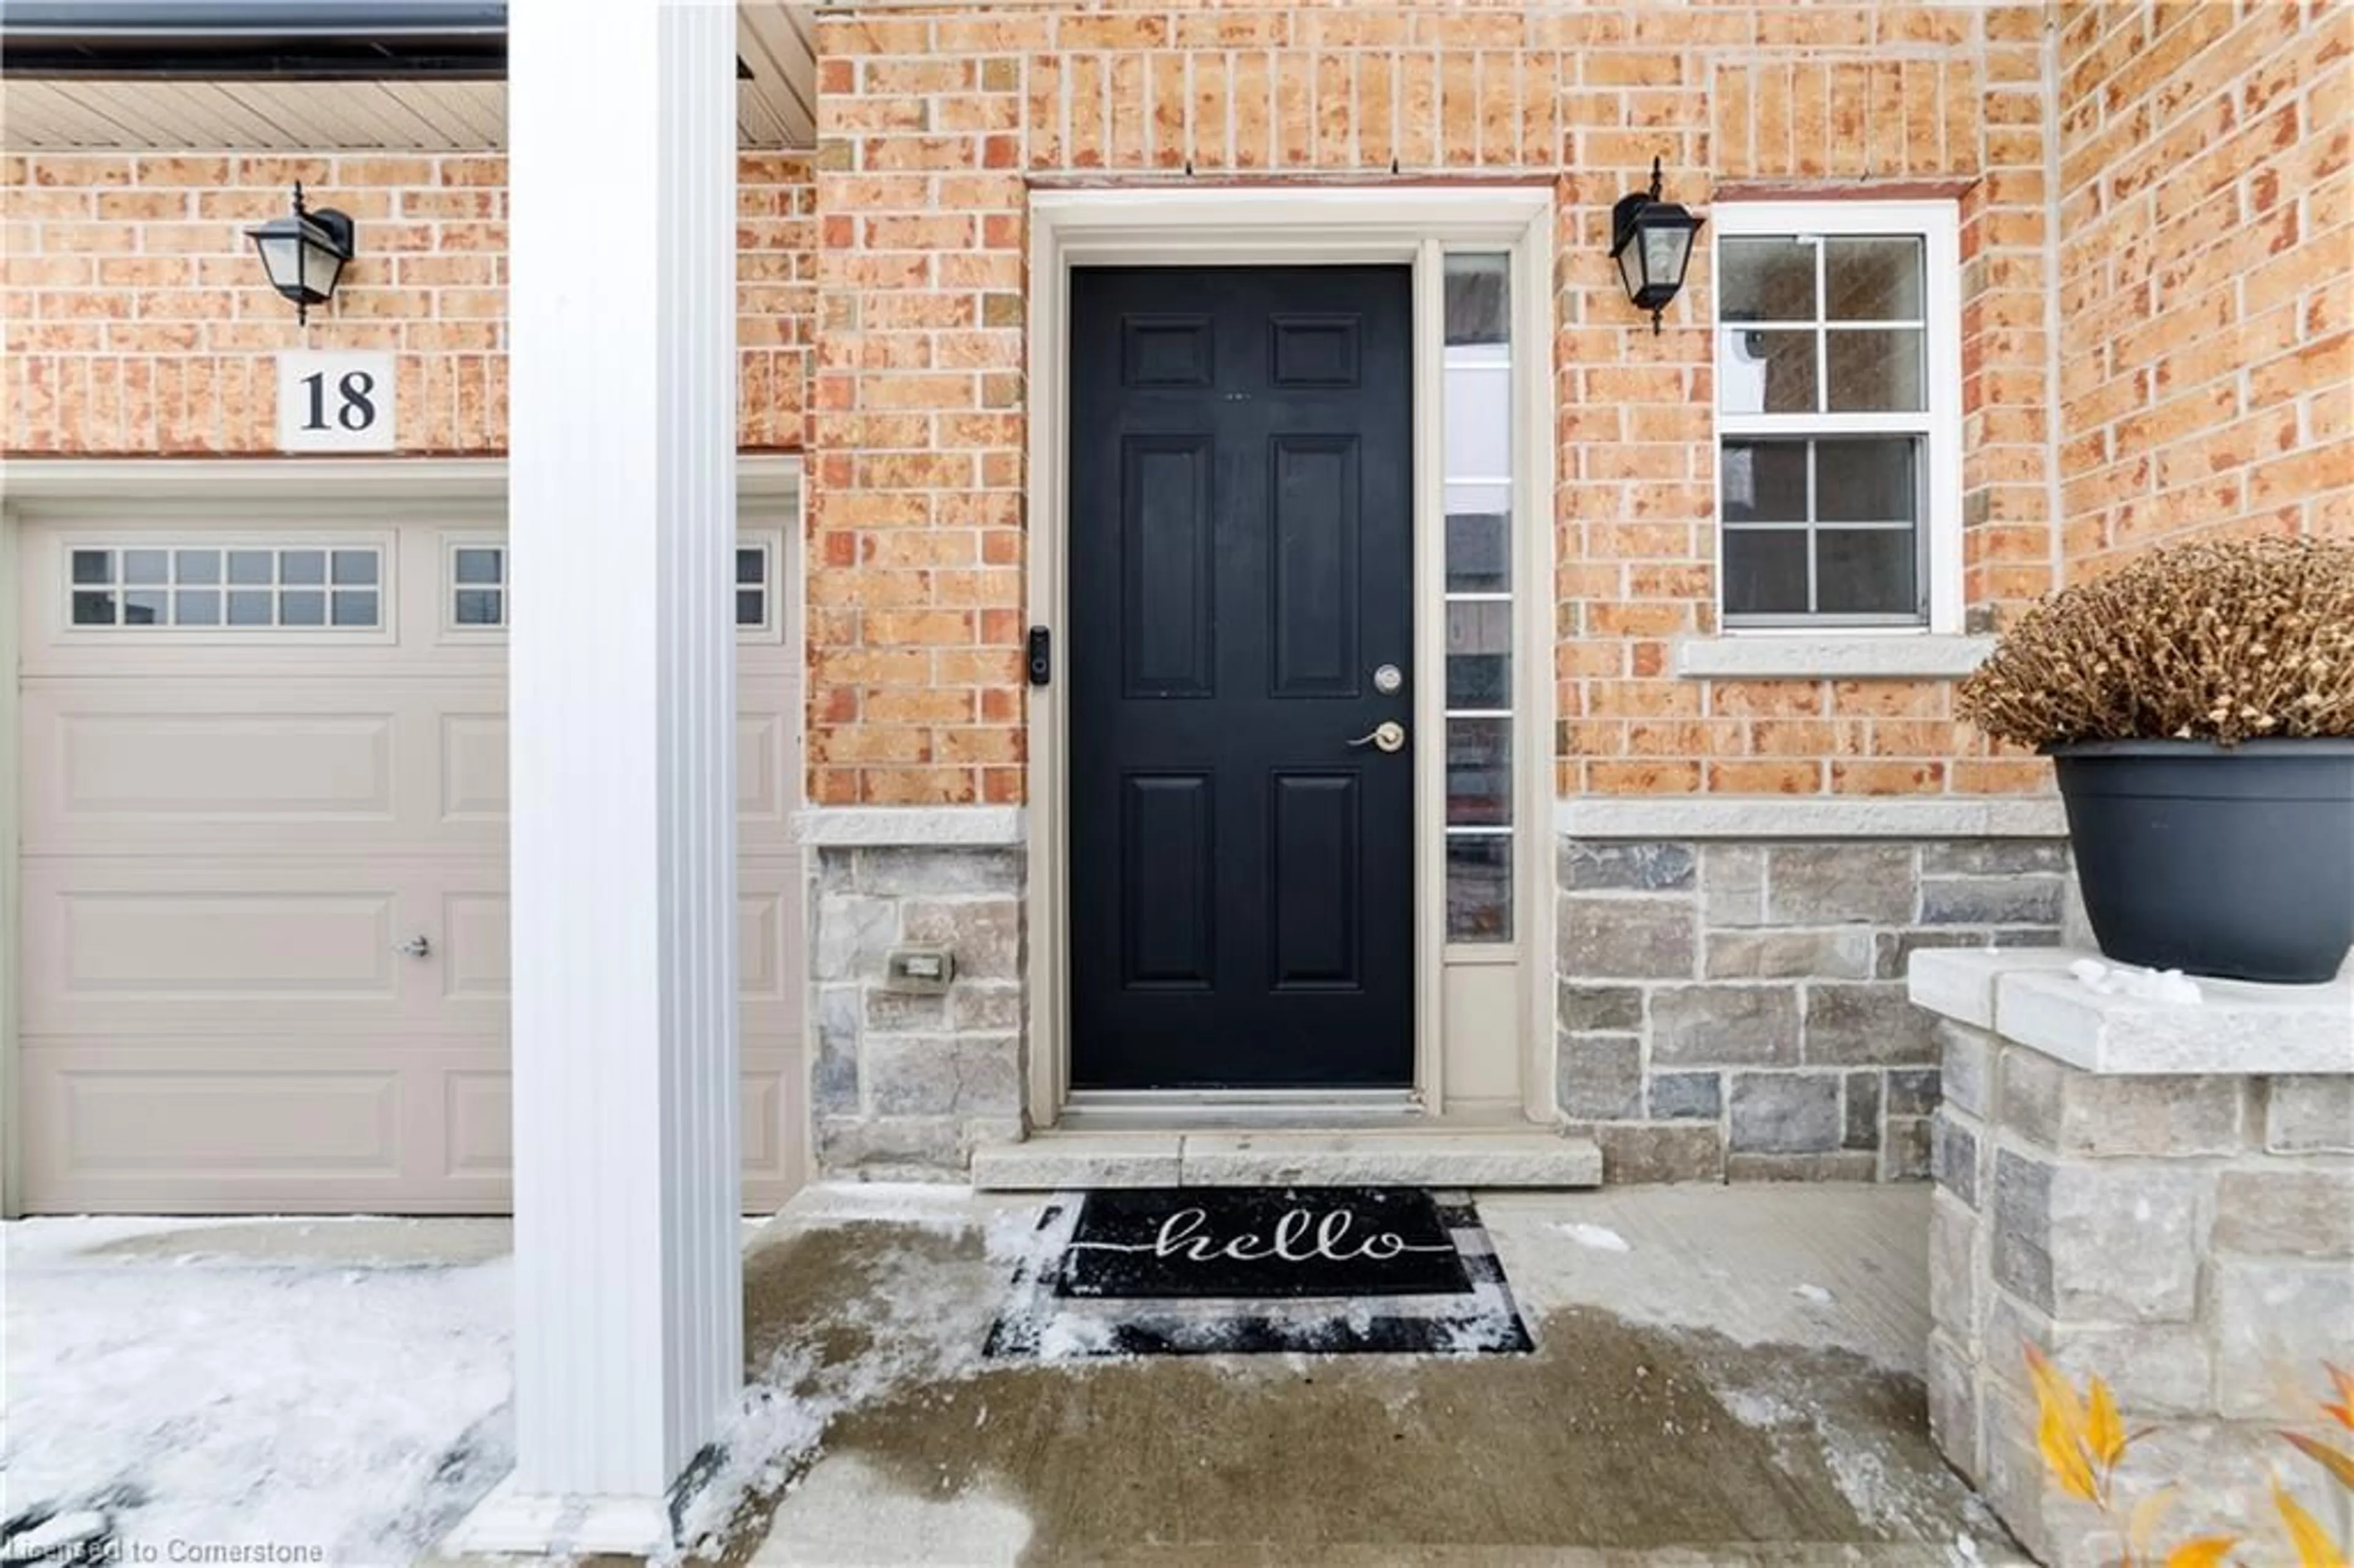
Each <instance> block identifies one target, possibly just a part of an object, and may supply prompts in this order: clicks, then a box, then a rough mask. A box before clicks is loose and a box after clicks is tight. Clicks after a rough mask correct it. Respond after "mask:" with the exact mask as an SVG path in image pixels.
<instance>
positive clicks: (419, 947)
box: [392, 937, 433, 959]
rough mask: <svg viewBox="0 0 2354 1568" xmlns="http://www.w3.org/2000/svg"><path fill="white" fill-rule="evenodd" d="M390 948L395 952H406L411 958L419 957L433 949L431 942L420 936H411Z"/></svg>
mask: <svg viewBox="0 0 2354 1568" xmlns="http://www.w3.org/2000/svg"><path fill="white" fill-rule="evenodd" d="M392 950H393V951H394V952H396V953H402V954H406V955H407V956H408V957H409V958H412V959H421V958H423V957H425V956H426V955H427V954H428V953H430V952H431V951H432V950H433V944H432V943H430V942H429V941H427V940H426V939H425V938H422V937H411V938H408V940H407V941H406V942H403V943H401V944H400V945H399V946H398V947H396V948H393V949H392Z"/></svg>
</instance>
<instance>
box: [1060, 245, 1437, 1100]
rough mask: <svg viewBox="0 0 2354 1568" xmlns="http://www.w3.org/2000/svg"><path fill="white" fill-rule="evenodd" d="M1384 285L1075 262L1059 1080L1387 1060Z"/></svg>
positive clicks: (1402, 1045) (1387, 350) (1404, 674)
mask: <svg viewBox="0 0 2354 1568" xmlns="http://www.w3.org/2000/svg"><path fill="white" fill-rule="evenodd" d="M1409 277H1410V274H1409V273H1408V271H1407V270H1406V269H1405V268H1404V267H1269V268H1247V267H1182V268H1181V267H1171V268H1124V269H1102V270H1079V271H1077V272H1076V273H1074V275H1073V277H1072V282H1071V344H1072V346H1071V396H1070V440H1071V475H1070V478H1071V485H1070V627H1069V637H1068V640H1067V641H1068V651H1067V658H1066V669H1067V671H1068V678H1069V681H1070V763H1069V779H1070V879H1071V886H1070V957H1071V969H1070V974H1071V1081H1072V1085H1073V1086H1074V1087H1076V1088H1081V1089H1089V1088H1097V1089H1106V1088H1121V1089H1142V1088H1155V1089H1166V1088H1284V1087H1296V1088H1316V1087H1360V1088H1363V1087H1379V1086H1401V1087H1402V1086H1405V1085H1407V1084H1409V1083H1410V1082H1412V1080H1413V1076H1414V911H1413V888H1414V764H1413V747H1412V745H1411V744H1407V745H1405V746H1403V747H1400V748H1399V749H1396V750H1394V751H1385V750H1384V749H1382V748H1381V747H1380V745H1379V744H1378V743H1374V742H1371V741H1363V737H1366V736H1371V735H1372V734H1373V731H1374V730H1375V728H1376V727H1377V726H1381V725H1383V724H1384V723H1391V724H1394V725H1396V726H1400V728H1401V729H1405V728H1406V727H1407V726H1410V724H1411V720H1412V716H1413V710H1414V689H1413V684H1412V671H1413V667H1414V570H1413V537H1412V535H1413V530H1412V518H1413V500H1412V497H1413V471H1412V451H1413V435H1414V431H1413V423H1414V421H1413V410H1412V370H1413V367H1412V336H1411V333H1410V330H1409V323H1410V319H1411V310H1412V294H1411V289H1410V284H1409ZM1384 666H1388V667H1391V668H1393V669H1394V671H1395V673H1396V674H1395V678H1394V679H1390V678H1385V677H1377V672H1382V671H1383V670H1384ZM1384 686H1392V687H1394V689H1392V690H1386V691H1385V690H1383V689H1382V688H1383V687H1384ZM1393 738H1394V737H1393ZM1408 738H1409V740H1410V735H1409V736H1408ZM1361 741H1363V743H1362V744H1353V745H1352V742H1361Z"/></svg>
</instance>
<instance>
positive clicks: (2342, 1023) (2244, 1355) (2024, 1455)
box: [1910, 950, 2354, 1568]
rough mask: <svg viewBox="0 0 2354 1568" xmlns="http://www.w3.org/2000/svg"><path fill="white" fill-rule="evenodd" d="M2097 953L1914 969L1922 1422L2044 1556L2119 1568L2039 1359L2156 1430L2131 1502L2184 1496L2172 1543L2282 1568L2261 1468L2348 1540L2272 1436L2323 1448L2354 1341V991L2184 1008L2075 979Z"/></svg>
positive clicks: (2131, 1464)
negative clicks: (2049, 1463) (1925, 1311)
mask: <svg viewBox="0 0 2354 1568" xmlns="http://www.w3.org/2000/svg"><path fill="white" fill-rule="evenodd" d="M2088 956H2090V955H2087V954H2085V953H2083V952H2081V951H2067V950H2062V951H2058V952H1987V953H1978V952H1953V951H1924V952H1918V953H1915V954H1914V955H1913V959H1912V973H1911V980H1910V984H1911V994H1912V997H1913V1000H1914V1001H1915V1002H1916V1003H1918V1004H1920V1005H1921V1006H1922V1007H1923V1008H1924V1009H1925V1010H1926V1011H1927V1012H1930V1013H1932V1014H1935V1015H1937V1016H1938V1018H1939V1020H1940V1022H1938V1024H1937V1031H1938V1034H1939V1038H1940V1043H1941V1044H1942V1047H1943V1058H1944V1060H1943V1086H1944V1101H1943V1104H1942V1105H1941V1106H1940V1107H1939V1109H1938V1112H1937V1116H1936V1119H1935V1128H1934V1133H1933V1155H1932V1163H1933V1166H1934V1168H1935V1178H1936V1191H1935V1193H1934V1195H1933V1198H1932V1203H1933V1209H1932V1219H1931V1226H1932V1229H1931V1236H1930V1249H1929V1259H1930V1262H1929V1266H1930V1299H1931V1310H1932V1314H1933V1319H1934V1328H1933V1330H1932V1331H1931V1335H1930V1341H1929V1413H1930V1427H1931V1430H1932V1432H1933V1433H1934V1434H1935V1437H1936V1440H1937V1444H1938V1446H1939V1447H1941V1448H1942V1449H1943V1450H1944V1451H1945V1454H1946V1457H1947V1459H1949V1460H1950V1461H1951V1462H1952V1463H1953V1464H1954V1465H1955V1466H1956V1467H1957V1468H1958V1469H1960V1470H1961V1472H1962V1473H1963V1474H1964V1475H1965V1476H1967V1478H1969V1479H1970V1480H1971V1481H1972V1483H1973V1484H1975V1485H1976V1486H1977V1487H1978V1489H1980V1490H1981V1491H1982V1492H1984V1493H1985V1494H1986V1496H1987V1498H1988V1500H1989V1501H1990V1502H1991V1503H1992V1504H1993V1505H1994V1508H1995V1510H1996V1512H1998V1513H1999V1514H2000V1515H2001V1517H2002V1520H2003V1522H2004V1523H2005V1524H2006V1525H2008V1526H2009V1528H2010V1529H2011V1531H2013V1532H2014V1533H2016V1534H2017V1535H2018V1537H2019V1539H2020V1541H2021V1542H2023V1543H2024V1544H2025V1545H2026V1546H2027V1547H2028V1549H2029V1550H2030V1551H2031V1552H2034V1553H2035V1554H2036V1556H2037V1558H2038V1559H2039V1560H2041V1561H2042V1562H2044V1563H2050V1564H2052V1565H2053V1568H2079V1565H2083V1568H2091V1565H2093V1564H2096V1563H2112V1562H2115V1561H2116V1560H2117V1558H2118V1555H2119V1552H2120V1546H2121V1542H2119V1540H2118V1539H2117V1538H2116V1537H2115V1535H2114V1534H2113V1533H2111V1532H2110V1531H2109V1530H2108V1528H2107V1527H2106V1526H2105V1523H2104V1521H2103V1520H2101V1518H2100V1517H2099V1515H2098V1514H2097V1513H2096V1512H2095V1510H2094V1509H2093V1508H2091V1507H2090V1506H2089V1505H2087V1504H2085V1503H2083V1502H2081V1501H2078V1500H2076V1499H2073V1498H2071V1497H2069V1496H2068V1495H2067V1494H2065V1493H2064V1492H2062V1490H2061V1489H2059V1488H2058V1487H2057V1486H2056V1485H2055V1484H2054V1483H2053V1482H2052V1479H2051V1478H2050V1477H2049V1475H2048V1474H2047V1473H2046V1472H2045V1470H2044V1468H2043V1467H2042V1465H2041V1461H2040V1459H2039V1457H2038V1455H2037V1450H2036V1436H2035V1434H2036V1407H2035V1396H2034V1393H2033V1387H2032V1384H2031V1382H2030V1381H2029V1378H2028V1374H2027V1371H2026V1363H2025V1360H2024V1355H2023V1350H2022V1347H2023V1346H2026V1345H2030V1344H2032V1345H2034V1346H2036V1347H2037V1348H2038V1349H2040V1350H2041V1351H2043V1352H2044V1353H2045V1354H2047V1355H2049V1356H2050V1357H2051V1358H2052V1361H2054V1362H2055V1363H2056V1364H2057V1365H2058V1366H2059V1367H2060V1368H2061V1369H2062V1371H2063V1372H2067V1373H2068V1374H2069V1375H2070V1376H2071V1377H2072V1378H2073V1380H2074V1381H2076V1382H2077V1383H2078V1384H2079V1385H2080V1386H2081V1385H2082V1383H2083V1382H2084V1379H2085V1378H2086V1377H2087V1376H2088V1375H2090V1374H2093V1373H2098V1374H2099V1375H2100V1376H2101V1377H2102V1378H2104V1379H2105V1380H2106V1381H2107V1383H2109V1385H2110V1387H2111V1388H2112V1389H2113V1390H2114V1391H2115V1394H2116V1397H2117V1401H2118V1404H2119V1405H2120V1407H2121V1409H2122V1412H2123V1414H2124V1417H2125V1424H2126V1427H2127V1428H2128V1429H2129V1430H2135V1431H2139V1430H2142V1429H2144V1428H2147V1429H2148V1432H2147V1436H2143V1437H2141V1438H2139V1439H2137V1441H2136V1443H2135V1444H2134V1445H2133V1446H2132V1448H2131V1450H2130V1452H2129V1455H2128V1458H2127V1461H2126V1467H2125V1468H2124V1470H2123V1471H2122V1472H2121V1480H2120V1484H2119V1487H2118V1491H2119V1494H2120V1496H2121V1498H2122V1499H2124V1501H2125V1503H2126V1506H2128V1507H2129V1506H2130V1503H2131V1501H2132V1500H2134V1499H2137V1498H2139V1497H2141V1496H2144V1495H2147V1493H2148V1492H2149V1491H2151V1490H2154V1489H2158V1487H2161V1486H2163V1485H2166V1484H2168V1483H2169V1482H2179V1483H2180V1486H2181V1492H2180V1495H2179V1497H2178V1498H2177V1499H2176V1501H2175V1503H2174V1505H2173V1507H2172V1508H2171V1510H2169V1511H2168V1524H2167V1530H2166V1532H2165V1539H2166V1540H2167V1541H2168V1542H2178V1541H2181V1540H2186V1539H2189V1538H2190V1537H2191V1536H2193V1535H2197V1534H2201V1533H2209V1532H2214V1531H2220V1532H2222V1533H2229V1534H2236V1535H2239V1536H2241V1537H2243V1539H2246V1540H2248V1541H2249V1542H2250V1544H2249V1546H2248V1549H2247V1550H2246V1551H2245V1552H2243V1553H2242V1554H2241V1555H2242V1556H2243V1557H2244V1559H2245V1560H2246V1561H2248V1562H2269V1561H2272V1560H2273V1557H2272V1556H2268V1555H2266V1553H2267V1552H2274V1553H2277V1554H2280V1557H2281V1560H2282V1561H2288V1560H2290V1559H2289V1556H2288V1555H2287V1548H2286V1544H2285V1538H2284V1537H2283V1536H2282V1535H2281V1533H2280V1531H2279V1526H2278V1522H2277V1520H2276V1518H2275V1516H2274V1510H2273V1506H2272V1502H2271V1499H2270V1491H2269V1485H2270V1477H2271V1475H2272V1474H2273V1473H2274V1472H2275V1471H2277V1473H2278V1474H2279V1475H2280V1477H2281V1478H2282V1479H2283V1480H2284V1481H2285V1482H2286V1483H2288V1484H2289V1487H2290V1489H2291V1490H2292V1492H2294V1493H2295V1494H2296V1496H2297V1497H2298V1498H2299V1500H2301V1501H2302V1502H2303V1503H2305V1505H2306V1507H2307V1508H2308V1509H2310V1510H2312V1511H2313V1512H2314V1513H2315V1514H2316V1515H2317V1517H2318V1518H2321V1519H2323V1520H2331V1519H2333V1518H2335V1519H2336V1520H2337V1528H2338V1531H2339V1532H2340V1533H2341V1534H2342V1533H2343V1531H2344V1527H2345V1517H2344V1515H2345V1503H2346V1496H2345V1494H2344V1493H2343V1492H2341V1491H2338V1490H2337V1489H2334V1488H2333V1487H2332V1486H2331V1485H2329V1484H2328V1483H2327V1481H2326V1479H2324V1478H2323V1475H2322V1472H2321V1470H2320V1468H2319V1467H2317V1466H2316V1465H2315V1464H2314V1463H2313V1462H2312V1461H2310V1460H2308V1459H2306V1458H2304V1457H2302V1456H2300V1455H2298V1454H2297V1453H2296V1451H2295V1450H2294V1449H2292V1448H2291V1447H2290V1446H2288V1445H2287V1444H2285V1443H2284V1442H2283V1441H2282V1440H2281V1438H2280V1436H2279V1433H2280V1432H2281V1431H2283V1430H2290V1431H2298V1430H2301V1431H2305V1432H2308V1433H2311V1434H2312V1435H2314V1436H2321V1435H2323V1434H2324V1432H2325V1431H2326V1430H2327V1425H2326V1418H2325V1417H2323V1415H2322V1414H2321V1411H2320V1408H2319V1407H2320V1404H2321V1402H2322V1401H2323V1400H2324V1399H2325V1398H2326V1397H2329V1396H2328V1395H2327V1393H2326V1391H2327V1389H2328V1386H2329V1384H2328V1379H2327V1373H2326V1372H2324V1370H2323V1364H2322V1363H2323V1362H2324V1361H2325V1360H2327V1361H2337V1362H2338V1363H2339V1364H2341V1365H2342V1364H2344V1363H2345V1362H2346V1361H2347V1359H2348V1356H2349V1347H2354V989H2349V986H2348V984H2347V983H2346V982H2345V981H2342V980H2341V981H2339V982H2338V984H2336V985H2334V986H2312V987H2293V986H2253V985H2239V984H2233V983H2231V982H2227V981H2217V980H2204V981H2201V982H2200V987H2201V991H2202V992H2203V995H2202V1000H2201V1001H2200V1003H2199V1004H2197V1005H2195V1006H2194V1005H2186V1004H2179V1003H2171V1004H2168V1003H2154V1002H2147V1001H2138V1000H2135V999H2131V998H2126V997H2119V996H2103V995H2100V994H2098V993H2095V992H2094V991H2091V990H2090V989H2089V988H2087V987H2086V986H2084V984H2083V983H2082V982H2081V981H2079V980H2076V979H2075V978H2074V977H2073V976H2072V975H2070V974H2069V973H2068V972H2067V969H2066V965H2067V964H2068V963H2070V962H2073V960H2075V959H2083V958H2085V957H2088ZM2341 1436H2342V1434H2341ZM2235 1560H2236V1559H2235Z"/></svg>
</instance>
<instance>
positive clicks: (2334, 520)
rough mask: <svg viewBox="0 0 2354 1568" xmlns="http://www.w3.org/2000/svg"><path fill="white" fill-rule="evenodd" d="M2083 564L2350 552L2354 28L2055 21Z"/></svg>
mask: <svg viewBox="0 0 2354 1568" xmlns="http://www.w3.org/2000/svg"><path fill="white" fill-rule="evenodd" d="M2059 69H2060V92H2061V106H2062V107H2061V117H2060V191H2059V196H2060V203H2061V207H2060V214H2061V222H2060V234H2061V241H2060V252H2059V271H2060V301H2061V310H2062V320H2063V323H2064V326H2063V331H2062V348H2063V354H2062V370H2061V392H2062V418H2061V438H2062V447H2061V467H2062V485H2063V496H2064V505H2063V511H2064V514H2065V516H2066V519H2067V524H2066V528H2065V530H2064V539H2065V547H2066V553H2067V561H2068V567H2069V570H2070V572H2071V573H2072V575H2081V574H2084V573H2089V572H2097V571H2099V570H2101V569H2103V568H2104V567H2107V566H2110V565H2112V564H2114V563H2115V562H2117V561H2119V560H2122V559H2124V558H2126V556H2128V555H2129V554H2130V553H2132V552H2133V551H2136V550H2137V549H2141V548H2143V547H2146V546H2149V545H2152V544H2156V543H2159V542H2162V541H2165V540H2169V539H2182V538H2190V537H2193V536H2196V535H2204V534H2216V533H2257V532H2266V533H2291V534H2294V533H2310V534H2331V535H2338V536H2340V537H2347V536H2354V347H2349V336H2348V329H2349V321H2350V320H2354V228H2349V211H2354V173H2349V166H2348V165H2349V143H2354V9H2349V7H2348V6H2347V5H2344V4H2343V3H2342V0H2338V3H2330V4H2299V3H2297V0H2255V3H2253V4H2248V3H2243V4H2240V5H2223V4H2210V5H2158V4H2152V3H2149V0H2142V3H2139V4H2131V5H2097V6H2095V5H2080V4H2071V5H2065V6H2063V7H2062V10H2061V25H2060V39H2059Z"/></svg>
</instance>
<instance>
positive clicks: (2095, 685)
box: [1957, 538, 2354, 746]
mask: <svg viewBox="0 0 2354 1568" xmlns="http://www.w3.org/2000/svg"><path fill="white" fill-rule="evenodd" d="M1957 705H1958V706H1959V708H1960V711H1961V714H1962V716H1963V717H1965V718H1967V719H1968V720H1969V721H1970V722H1971V723H1972V724H1975V725H1977V726H1978V728H1980V729H1982V730H1984V731H1986V732H1987V734H1988V735H1990V736H1995V737H1996V738H1998V739H2000V740H2008V741H2012V742H2015V743H2017V744H2019V745H2020V746H2052V745H2061V744H2065V743H2067V742H2070V741H2082V740H2168V739H2173V740H2203V741H2211V742H2214V743H2216V744H2219V745H2222V746H2234V745H2237V744H2238V743H2239V742H2241V741H2243V740H2248V739H2252V738H2256V737H2260V736H2261V737H2283V738H2290V737H2315V736H2336V737H2349V736H2354V544H2340V543H2336V542H2324V541H2321V540H2316V539H2279V538H2264V539H2231V540H2220V541H2216V542H2213V543H2209V544H2195V545H2183V546H2176V547H2174V548H2171V549H2161V550H2154V551H2152V552H2150V553H2149V554H2148V555H2147V556H2142V557H2141V558H2140V559H2138V560H2137V561H2135V562H2134V563H2133V564H2131V565H2130V566H2127V567H2125V568H2124V569H2122V570H2120V571H2118V572H2117V573H2115V575H2113V576H2110V577H2103V578H2101V579H2099V580H2098V581H2095V582H2089V583H2084V584H2080V585H2078V586H2077V587H2074V588H2067V589H2064V590H2062V592H2060V593H2059V594H2056V595H2054V596H2053V597H2052V598H2050V599H2046V600H2044V601H2043V602H2042V603H2041V604H2039V605H2037V606H2036V607H2035V608H2034V609H2031V610H2029V611H2028V612H2027V614H2026V615H2025V616H2023V617H2021V618H2020V621H2019V623H2018V624H2017V625H2015V626H2013V627H2012V628H2011V629H2010V630H2009V631H2007V632H2005V633H2004V634H2003V637H2002V640H2001V642H2000V643H1999V645H1998V646H1997V648H1996V649H1995V651H1994V652H1993V654H1992V655H1991V656H1989V657H1988V660H1987V661H1986V662H1985V663H1983V664H1981V665H1980V666H1979V667H1978V672H1977V673H1975V674H1973V675H1971V676H1970V677H1969V678H1968V679H1967V680H1966V681H1964V682H1963V683H1962V685H1961V689H1960V692H1959V694H1958V699H1957Z"/></svg>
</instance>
